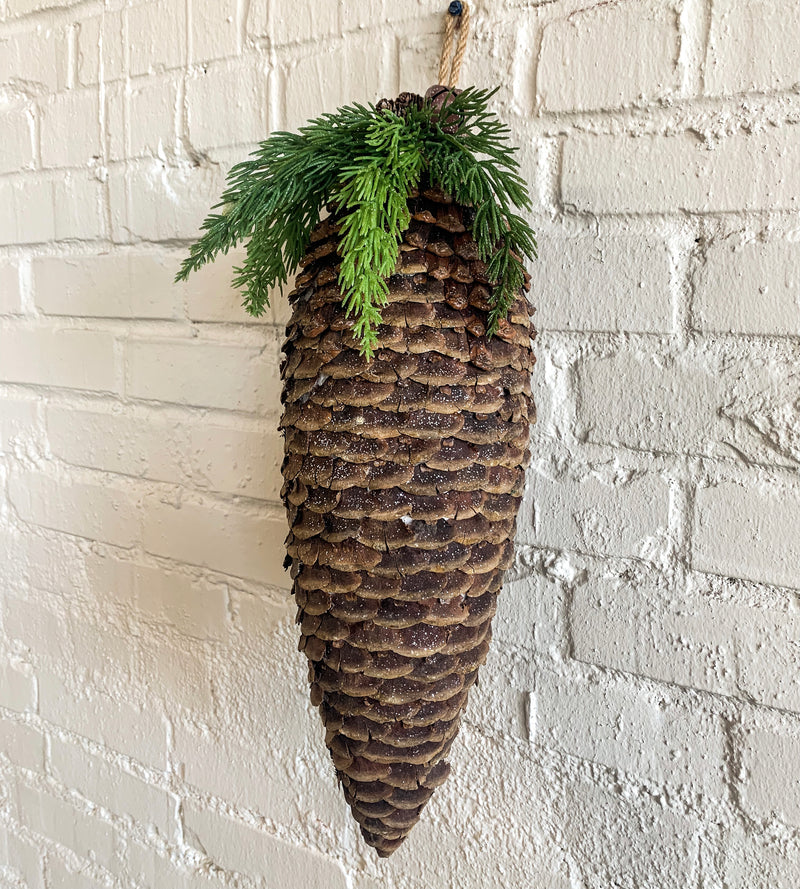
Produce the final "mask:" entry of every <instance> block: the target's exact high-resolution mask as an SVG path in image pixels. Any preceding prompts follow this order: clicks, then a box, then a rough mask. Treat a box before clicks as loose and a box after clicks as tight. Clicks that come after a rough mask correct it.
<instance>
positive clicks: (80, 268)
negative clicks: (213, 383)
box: [31, 251, 182, 318]
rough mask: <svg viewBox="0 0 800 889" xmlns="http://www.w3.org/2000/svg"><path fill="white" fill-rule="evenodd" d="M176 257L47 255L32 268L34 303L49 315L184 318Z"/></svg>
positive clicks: (34, 262) (105, 254)
mask: <svg viewBox="0 0 800 889" xmlns="http://www.w3.org/2000/svg"><path fill="white" fill-rule="evenodd" d="M175 268H176V263H175V260H174V257H173V256H172V255H171V254H163V253H130V252H127V251H126V252H115V253H101V254H88V255H84V256H42V257H36V258H34V259H33V261H32V263H31V269H32V274H33V290H34V300H35V303H36V306H37V308H38V309H40V310H41V311H42V312H44V313H45V314H48V315H80V316H91V317H100V318H178V317H180V315H181V314H182V313H181V309H182V306H181V302H182V300H181V294H180V292H179V290H178V288H176V287H175V285H174V283H173V278H174V277H175Z"/></svg>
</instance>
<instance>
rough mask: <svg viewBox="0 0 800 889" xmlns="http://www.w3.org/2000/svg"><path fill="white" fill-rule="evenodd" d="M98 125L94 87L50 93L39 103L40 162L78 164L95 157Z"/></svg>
mask: <svg viewBox="0 0 800 889" xmlns="http://www.w3.org/2000/svg"><path fill="white" fill-rule="evenodd" d="M100 126H101V124H100V104H99V96H98V92H97V90H96V89H91V88H87V89H72V90H66V91H65V92H63V93H58V94H57V95H55V96H50V97H49V99H48V100H47V102H46V103H44V104H43V105H42V122H41V131H42V132H41V144H42V164H43V165H44V166H45V167H80V166H85V165H87V164H88V163H89V162H90V161H91V160H92V159H93V158H95V159H97V158H99V157H100V154H101V150H102V149H101V146H100ZM66 133H69V134H70V135H69V138H65V134H66Z"/></svg>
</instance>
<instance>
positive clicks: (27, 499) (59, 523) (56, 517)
mask: <svg viewBox="0 0 800 889" xmlns="http://www.w3.org/2000/svg"><path fill="white" fill-rule="evenodd" d="M8 495H9V500H10V501H11V503H12V504H13V506H14V508H15V509H16V510H17V513H18V514H19V516H20V518H22V519H23V520H24V521H27V522H32V523H34V524H37V525H41V526H42V527H44V528H52V529H54V530H56V531H64V532H66V533H67V534H75V535H77V536H79V537H86V538H88V539H89V540H104V541H107V542H108V543H113V544H115V545H116V546H133V545H134V544H135V543H136V542H137V541H138V539H139V530H140V524H141V519H140V515H139V510H138V507H137V504H136V502H135V500H134V499H133V498H132V497H131V495H130V493H129V492H128V490H127V489H124V488H115V487H113V486H111V485H108V484H103V483H101V482H96V483H90V482H74V481H73V482H70V481H68V480H64V479H60V480H59V479H55V478H53V477H51V476H48V475H46V474H44V473H41V472H35V471H29V472H19V473H16V474H14V475H12V476H11V478H10V479H9V483H8Z"/></svg>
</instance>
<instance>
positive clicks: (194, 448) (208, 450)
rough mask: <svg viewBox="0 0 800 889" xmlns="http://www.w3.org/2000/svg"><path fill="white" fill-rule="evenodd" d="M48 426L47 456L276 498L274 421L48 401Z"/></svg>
mask: <svg viewBox="0 0 800 889" xmlns="http://www.w3.org/2000/svg"><path fill="white" fill-rule="evenodd" d="M47 428H48V441H49V443H50V448H51V450H52V452H53V454H55V455H56V456H58V457H60V458H61V459H62V460H65V461H66V462H68V463H71V464H73V465H76V466H86V467H96V468H98V469H104V470H107V471H109V472H118V473H121V474H124V475H133V476H139V477H142V478H148V479H152V480H154V481H164V482H170V483H175V482H181V483H182V484H185V485H187V486H190V487H194V488H197V489H199V490H208V491H219V492H226V493H230V494H240V495H242V496H244V497H253V498H256V499H259V500H269V501H273V502H277V501H278V500H279V496H280V487H281V484H282V476H281V473H280V467H281V463H282V461H283V439H282V438H281V436H280V434H279V432H278V430H277V428H276V423H275V422H267V423H266V424H265V423H263V422H261V421H259V420H254V421H242V422H241V423H240V424H237V425H236V426H233V425H225V424H223V423H200V422H179V421H177V420H174V419H172V418H170V417H164V416H162V415H161V414H160V413H159V414H152V413H144V414H142V415H138V414H136V413H135V412H133V411H126V413H124V414H120V413H109V412H108V411H103V410H97V411H92V410H78V409H77V408H66V407H63V408H62V407H51V408H48V411H47ZM0 441H2V438H0Z"/></svg>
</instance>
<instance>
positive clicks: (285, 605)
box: [230, 589, 296, 645]
mask: <svg viewBox="0 0 800 889" xmlns="http://www.w3.org/2000/svg"><path fill="white" fill-rule="evenodd" d="M230 593H231V611H232V613H233V623H234V626H235V627H236V632H237V635H238V636H239V637H240V638H241V639H243V640H246V641H247V644H256V645H257V644H259V643H260V640H261V639H265V638H267V637H268V636H269V635H270V634H272V633H275V632H276V631H277V630H278V628H279V626H280V625H281V624H283V623H286V621H287V619H288V618H292V619H293V618H294V615H295V614H296V611H295V608H294V600H293V599H292V598H291V597H290V596H287V595H285V594H281V595H279V596H278V597H273V596H270V597H269V598H267V597H265V596H256V595H253V594H252V593H246V592H243V591H242V590H237V589H231V591H230Z"/></svg>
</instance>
